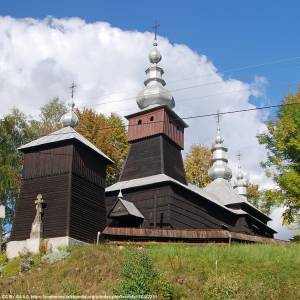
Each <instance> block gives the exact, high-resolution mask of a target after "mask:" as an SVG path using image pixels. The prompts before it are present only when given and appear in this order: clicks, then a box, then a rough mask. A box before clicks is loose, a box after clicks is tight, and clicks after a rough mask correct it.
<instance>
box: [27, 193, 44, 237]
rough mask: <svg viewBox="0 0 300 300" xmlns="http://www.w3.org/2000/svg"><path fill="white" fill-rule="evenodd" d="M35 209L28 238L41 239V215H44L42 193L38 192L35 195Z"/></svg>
mask: <svg viewBox="0 0 300 300" xmlns="http://www.w3.org/2000/svg"><path fill="white" fill-rule="evenodd" d="M34 203H35V209H36V215H35V218H34V221H33V223H32V226H31V232H30V238H31V239H41V238H42V237H43V215H44V203H45V201H44V199H43V196H42V194H38V195H37V197H36V200H35V201H34Z"/></svg>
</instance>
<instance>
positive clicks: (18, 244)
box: [6, 236, 86, 259]
mask: <svg viewBox="0 0 300 300" xmlns="http://www.w3.org/2000/svg"><path fill="white" fill-rule="evenodd" d="M43 242H44V243H45V245H46V247H47V249H46V250H47V251H53V252H55V251H58V250H59V248H60V247H64V246H74V245H83V244H86V243H84V242H82V241H79V240H76V239H73V238H71V237H69V236H62V237H56V238H49V239H44V240H41V239H27V240H24V241H11V242H8V243H7V246H6V255H7V258H8V259H12V258H15V257H18V256H20V255H22V254H25V253H28V252H29V253H33V254H38V253H39V248H40V245H41V243H43Z"/></svg>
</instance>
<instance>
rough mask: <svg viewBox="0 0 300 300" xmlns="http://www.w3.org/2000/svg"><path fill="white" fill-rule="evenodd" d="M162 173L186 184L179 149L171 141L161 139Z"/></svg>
mask: <svg viewBox="0 0 300 300" xmlns="http://www.w3.org/2000/svg"><path fill="white" fill-rule="evenodd" d="M162 145H163V156H164V160H163V162H164V173H165V174H166V175H168V176H170V177H172V178H174V179H176V180H178V181H179V182H182V183H184V184H186V179H185V171H184V165H183V160H182V155H181V149H180V148H178V146H176V145H175V144H174V143H173V142H172V141H171V140H169V139H168V138H163V137H162Z"/></svg>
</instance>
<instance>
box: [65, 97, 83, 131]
mask: <svg viewBox="0 0 300 300" xmlns="http://www.w3.org/2000/svg"><path fill="white" fill-rule="evenodd" d="M68 106H69V111H68V112H66V113H65V114H64V115H63V116H62V117H61V119H60V122H61V123H62V124H63V126H64V127H68V126H70V127H73V128H74V127H76V126H77V125H78V122H79V119H78V116H77V115H76V113H75V112H74V106H75V104H74V102H73V100H71V101H70V102H69V103H68Z"/></svg>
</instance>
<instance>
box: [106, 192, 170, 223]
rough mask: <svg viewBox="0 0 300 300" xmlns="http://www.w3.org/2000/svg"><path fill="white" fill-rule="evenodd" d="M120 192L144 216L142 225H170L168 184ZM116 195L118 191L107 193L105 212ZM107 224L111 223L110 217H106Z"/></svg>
mask: <svg viewBox="0 0 300 300" xmlns="http://www.w3.org/2000/svg"><path fill="white" fill-rule="evenodd" d="M122 193H123V197H124V199H125V200H128V201H131V202H133V203H134V204H135V206H136V207H137V208H138V209H139V210H140V212H141V213H142V214H143V216H144V217H145V219H144V222H143V224H142V227H144V228H145V227H146V228H149V227H155V224H156V226H157V227H160V226H162V227H170V225H169V224H170V200H171V189H170V187H169V186H161V187H157V186H156V187H147V188H145V187H144V188H143V189H131V190H125V189H124V190H122ZM117 195H118V192H113V193H108V194H107V196H106V206H107V214H108V213H109V211H110V210H111V208H112V206H113V205H114V203H115V202H116V201H117ZM161 214H163V215H161ZM161 223H162V224H161ZM107 224H108V225H110V224H111V220H110V219H108V223H107Z"/></svg>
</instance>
